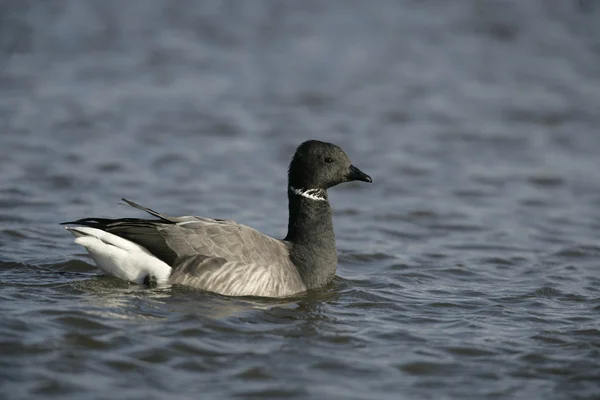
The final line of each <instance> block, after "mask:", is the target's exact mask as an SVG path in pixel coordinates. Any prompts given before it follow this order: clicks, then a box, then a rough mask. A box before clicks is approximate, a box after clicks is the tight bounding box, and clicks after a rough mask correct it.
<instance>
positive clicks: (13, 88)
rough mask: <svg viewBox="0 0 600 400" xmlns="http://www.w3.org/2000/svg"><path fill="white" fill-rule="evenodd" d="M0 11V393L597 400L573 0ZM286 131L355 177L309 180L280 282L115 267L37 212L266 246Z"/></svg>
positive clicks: (593, 23)
mask: <svg viewBox="0 0 600 400" xmlns="http://www.w3.org/2000/svg"><path fill="white" fill-rule="evenodd" d="M0 7H1V11H0V15H1V16H2V18H1V23H0V48H1V49H2V54H3V57H2V63H0V71H1V73H0V88H1V89H2V90H0V126H1V129H0V132H1V133H0V389H1V390H0V397H2V398H6V399H21V398H60V399H69V398H71V399H81V398H96V399H101V398H106V399H108V398H111V399H112V398H127V399H164V398H167V397H175V398H182V399H186V398H189V399H192V398H235V397H241V398H315V399H316V398H340V399H342V398H343V399H350V398H356V399H365V398H378V399H398V398H406V399H413V398H414V399H421V398H425V399H465V398H476V399H481V398H496V399H513V398H520V399H574V398H581V399H584V398H588V399H592V398H599V397H600V274H599V271H600V211H599V210H600V180H599V179H598V178H599V176H600V174H599V173H600V157H598V154H599V153H600V135H599V134H598V126H600V113H599V112H598V105H599V104H600V23H599V21H600V7H598V5H596V4H595V3H594V2H592V1H589V2H586V1H577V2H576V1H564V0H555V1H550V0H548V1H542V0H531V1H527V2H525V1H518V0H512V1H488V2H485V3H484V2H481V1H479V0H455V1H452V2H446V1H433V0H430V1H389V2H383V1H381V2H379V1H377V2H374V3H373V2H362V1H343V2H342V1H339V2H335V1H332V2H329V1H327V2H318V1H303V2H286V1H279V2H275V1H273V2H270V1H265V2H258V1H256V2H242V1H222V2H214V1H211V2H202V3H199V2H196V1H193V0H190V1H182V0H180V1H177V2H167V1H164V2H163V1H155V0H154V1H151V0H138V1H128V2H122V1H120V0H113V1H102V2H99V1H93V0H90V1H84V0H72V1H62V0H53V1H51V2H49V1H48V2H41V1H37V2H36V1H29V2H17V1H4V2H3V3H2V4H1V6H0ZM11 54H12V56H11ZM308 138H318V139H322V140H327V141H332V142H335V143H337V144H339V145H341V146H342V147H343V148H344V149H345V150H346V151H347V152H348V153H349V155H350V157H351V158H352V160H353V162H354V163H355V164H356V165H357V166H358V167H359V168H361V169H362V170H364V171H365V172H366V173H368V174H370V175H371V176H372V177H373V180H374V183H373V184H372V185H366V184H360V183H357V184H348V185H345V186H344V185H343V186H340V187H336V188H334V189H332V190H331V191H330V198H331V202H332V205H333V208H334V213H335V215H334V223H335V227H336V235H337V242H338V251H339V255H340V262H339V268H338V277H337V278H336V279H335V280H334V282H332V283H331V284H330V285H329V286H328V287H327V288H324V289H322V290H318V291H315V292H312V293H309V294H307V295H305V296H301V297H298V298H294V299H286V300H277V301H275V300H258V299H232V298H226V297H221V296H217V295H213V294H209V293H204V292H201V291H197V290H190V289H188V288H184V287H173V288H170V289H145V288H140V287H136V286H130V285H128V284H127V283H124V282H121V281H118V280H115V279H111V278H107V277H103V276H101V275H99V273H98V272H97V269H96V268H95V267H94V266H93V263H92V261H91V259H90V258H89V257H88V256H87V255H86V254H85V252H84V251H83V249H82V248H80V247H78V246H76V245H75V244H73V243H72V238H71V237H70V235H68V234H67V232H65V231H64V230H63V229H62V228H61V227H60V226H58V222H61V221H65V220H72V219H74V218H80V217H85V216H103V217H110V216H113V217H125V216H141V214H140V213H139V212H137V211H136V210H133V209H131V208H128V207H124V206H119V205H118V204H117V203H118V202H119V199H120V198H121V197H127V198H130V199H132V200H135V201H138V202H140V203H142V204H144V205H147V206H150V207H152V208H154V209H157V210H160V211H163V212H166V213H170V214H175V215H181V214H198V215H206V216H212V217H223V218H231V219H234V220H237V221H239V222H241V223H245V224H248V225H251V226H253V227H256V228H258V229H260V230H262V231H264V232H266V233H269V234H271V235H274V236H277V237H282V236H284V235H285V230H286V223H287V207H286V188H285V181H286V167H287V163H288V162H289V159H290V156H291V154H292V152H293V150H294V148H295V146H296V145H297V144H299V143H300V142H301V141H303V140H305V139H308Z"/></svg>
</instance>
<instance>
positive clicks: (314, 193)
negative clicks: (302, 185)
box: [290, 186, 327, 201]
mask: <svg viewBox="0 0 600 400" xmlns="http://www.w3.org/2000/svg"><path fill="white" fill-rule="evenodd" d="M290 190H291V191H292V193H294V194H297V195H298V196H302V197H306V198H307V199H310V200H319V201H327V195H326V194H325V191H324V190H323V189H296V188H295V187H293V186H290Z"/></svg>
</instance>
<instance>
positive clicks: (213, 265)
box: [63, 140, 372, 297]
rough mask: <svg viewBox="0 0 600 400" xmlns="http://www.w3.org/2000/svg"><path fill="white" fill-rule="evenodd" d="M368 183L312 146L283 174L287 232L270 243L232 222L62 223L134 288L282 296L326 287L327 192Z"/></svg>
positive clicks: (328, 151)
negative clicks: (164, 286) (346, 184)
mask: <svg viewBox="0 0 600 400" xmlns="http://www.w3.org/2000/svg"><path fill="white" fill-rule="evenodd" d="M356 180H359V181H364V182H372V180H371V177H370V176H368V175H367V174H365V173H363V172H362V171H361V170H359V169H358V168H356V167H355V166H353V165H352V163H351V162H350V159H349V158H348V156H347V155H346V153H345V152H344V151H343V150H342V149H341V148H339V147H338V146H336V145H334V144H331V143H325V142H320V141H317V140H310V141H307V142H304V143H302V144H301V145H300V146H298V148H297V149H296V152H295V154H294V157H293V158H292V162H291V163H290V166H289V170H288V203H289V221H288V233H287V236H286V237H285V239H283V240H278V239H274V238H271V237H269V236H267V235H265V234H263V233H261V232H259V231H257V230H255V229H252V228H250V227H248V226H244V225H240V224H237V223H235V222H233V221H230V220H224V219H212V218H205V217H195V216H184V217H171V216H168V215H165V214H161V213H158V212H156V211H153V210H151V209H149V208H146V207H142V206H140V205H138V204H136V203H134V202H132V201H129V200H126V199H123V201H125V202H126V203H127V204H129V205H130V206H132V207H135V208H138V209H141V210H144V211H145V212H147V213H149V214H151V215H153V216H154V217H156V219H139V218H123V219H104V218H84V219H80V220H78V221H73V222H65V223H63V224H71V225H77V226H76V227H67V229H68V230H69V231H70V232H71V233H72V234H73V235H75V237H76V239H75V243H77V244H80V245H82V246H84V247H85V248H86V249H87V251H88V252H89V253H90V254H91V256H92V258H93V259H94V261H95V262H96V264H97V265H98V267H100V269H101V270H102V271H104V272H105V273H107V274H109V275H112V276H115V277H118V278H121V279H124V280H127V281H129V282H134V283H137V284H149V283H152V282H156V283H168V284H182V285H187V286H192V287H196V288H200V289H204V290H208V291H211V292H216V293H219V294H223V295H227V296H264V297H286V296H291V295H294V294H297V293H301V292H305V291H307V290H309V289H313V288H318V287H321V286H324V285H326V284H327V283H328V282H329V281H331V279H332V278H333V276H334V275H335V270H336V266H337V261H338V258H337V251H336V247H335V237H334V232H333V223H332V217H331V206H330V205H329V199H328V197H327V189H328V188H330V187H332V186H335V185H337V184H339V183H342V182H349V181H356Z"/></svg>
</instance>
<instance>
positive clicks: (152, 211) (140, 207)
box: [121, 198, 173, 222]
mask: <svg viewBox="0 0 600 400" xmlns="http://www.w3.org/2000/svg"><path fill="white" fill-rule="evenodd" d="M121 200H123V201H124V202H125V203H127V204H128V205H130V206H131V207H134V208H137V209H138V210H142V211H145V212H147V213H148V214H150V215H154V216H155V217H156V218H160V219H162V220H164V221H167V222H173V221H171V219H170V218H169V217H168V216H167V215H165V214H161V213H159V212H158V211H154V210H152V209H151V208H148V207H144V206H142V205H139V204H138V203H136V202H133V201H131V200H127V199H125V198H121Z"/></svg>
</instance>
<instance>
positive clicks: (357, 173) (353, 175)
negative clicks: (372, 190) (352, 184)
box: [348, 165, 373, 183]
mask: <svg viewBox="0 0 600 400" xmlns="http://www.w3.org/2000/svg"><path fill="white" fill-rule="evenodd" d="M348 180H349V181H363V182H369V183H372V182H373V180H372V179H371V177H370V176H369V175H367V174H365V173H364V172H362V171H361V170H360V169H358V168H356V167H355V166H354V165H350V171H349V172H348Z"/></svg>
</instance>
